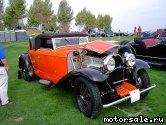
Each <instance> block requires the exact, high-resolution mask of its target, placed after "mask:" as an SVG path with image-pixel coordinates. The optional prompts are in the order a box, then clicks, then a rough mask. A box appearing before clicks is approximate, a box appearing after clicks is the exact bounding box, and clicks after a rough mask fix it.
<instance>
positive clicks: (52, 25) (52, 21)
mask: <svg viewBox="0 0 166 125" xmlns="http://www.w3.org/2000/svg"><path fill="white" fill-rule="evenodd" d="M56 22H57V17H56V15H53V16H51V19H50V21H49V23H48V26H47V27H46V29H47V30H54V29H57V25H56Z"/></svg>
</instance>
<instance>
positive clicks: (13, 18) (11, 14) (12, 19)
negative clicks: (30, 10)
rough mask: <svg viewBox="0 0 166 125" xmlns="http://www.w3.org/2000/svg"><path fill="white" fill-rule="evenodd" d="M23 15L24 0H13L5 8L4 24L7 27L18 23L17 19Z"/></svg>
mask: <svg viewBox="0 0 166 125" xmlns="http://www.w3.org/2000/svg"><path fill="white" fill-rule="evenodd" d="M24 16H25V0H14V1H13V2H11V3H10V6H8V7H7V8H6V11H5V14H4V24H5V25H6V26H7V27H8V28H12V27H13V26H16V25H18V23H19V19H22V18H23V17H24Z"/></svg>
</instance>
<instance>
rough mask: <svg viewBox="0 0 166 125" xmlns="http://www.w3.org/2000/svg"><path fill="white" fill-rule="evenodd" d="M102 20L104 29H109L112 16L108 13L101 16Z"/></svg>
mask: <svg viewBox="0 0 166 125" xmlns="http://www.w3.org/2000/svg"><path fill="white" fill-rule="evenodd" d="M103 22H104V28H105V29H111V23H112V18H111V17H110V16H109V15H107V14H106V15H105V16H104V17H103Z"/></svg>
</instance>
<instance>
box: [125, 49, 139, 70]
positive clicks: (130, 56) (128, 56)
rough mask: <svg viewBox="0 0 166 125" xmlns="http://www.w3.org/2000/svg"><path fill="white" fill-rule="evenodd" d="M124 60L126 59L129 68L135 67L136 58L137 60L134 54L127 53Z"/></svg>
mask: <svg viewBox="0 0 166 125" xmlns="http://www.w3.org/2000/svg"><path fill="white" fill-rule="evenodd" d="M124 58H125V61H126V65H127V66H130V67H133V66H134V65H135V60H136V58H135V56H134V54H132V53H128V52H125V53H124Z"/></svg>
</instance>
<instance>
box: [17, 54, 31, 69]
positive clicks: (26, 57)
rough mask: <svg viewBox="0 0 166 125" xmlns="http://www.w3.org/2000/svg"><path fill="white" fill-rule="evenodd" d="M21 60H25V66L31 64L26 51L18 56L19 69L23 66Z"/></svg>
mask: <svg viewBox="0 0 166 125" xmlns="http://www.w3.org/2000/svg"><path fill="white" fill-rule="evenodd" d="M23 62H25V64H26V66H27V67H29V66H30V65H31V62H30V59H29V55H28V54H27V53H24V54H22V55H21V56H20V57H19V68H20V69H22V67H23Z"/></svg>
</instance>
